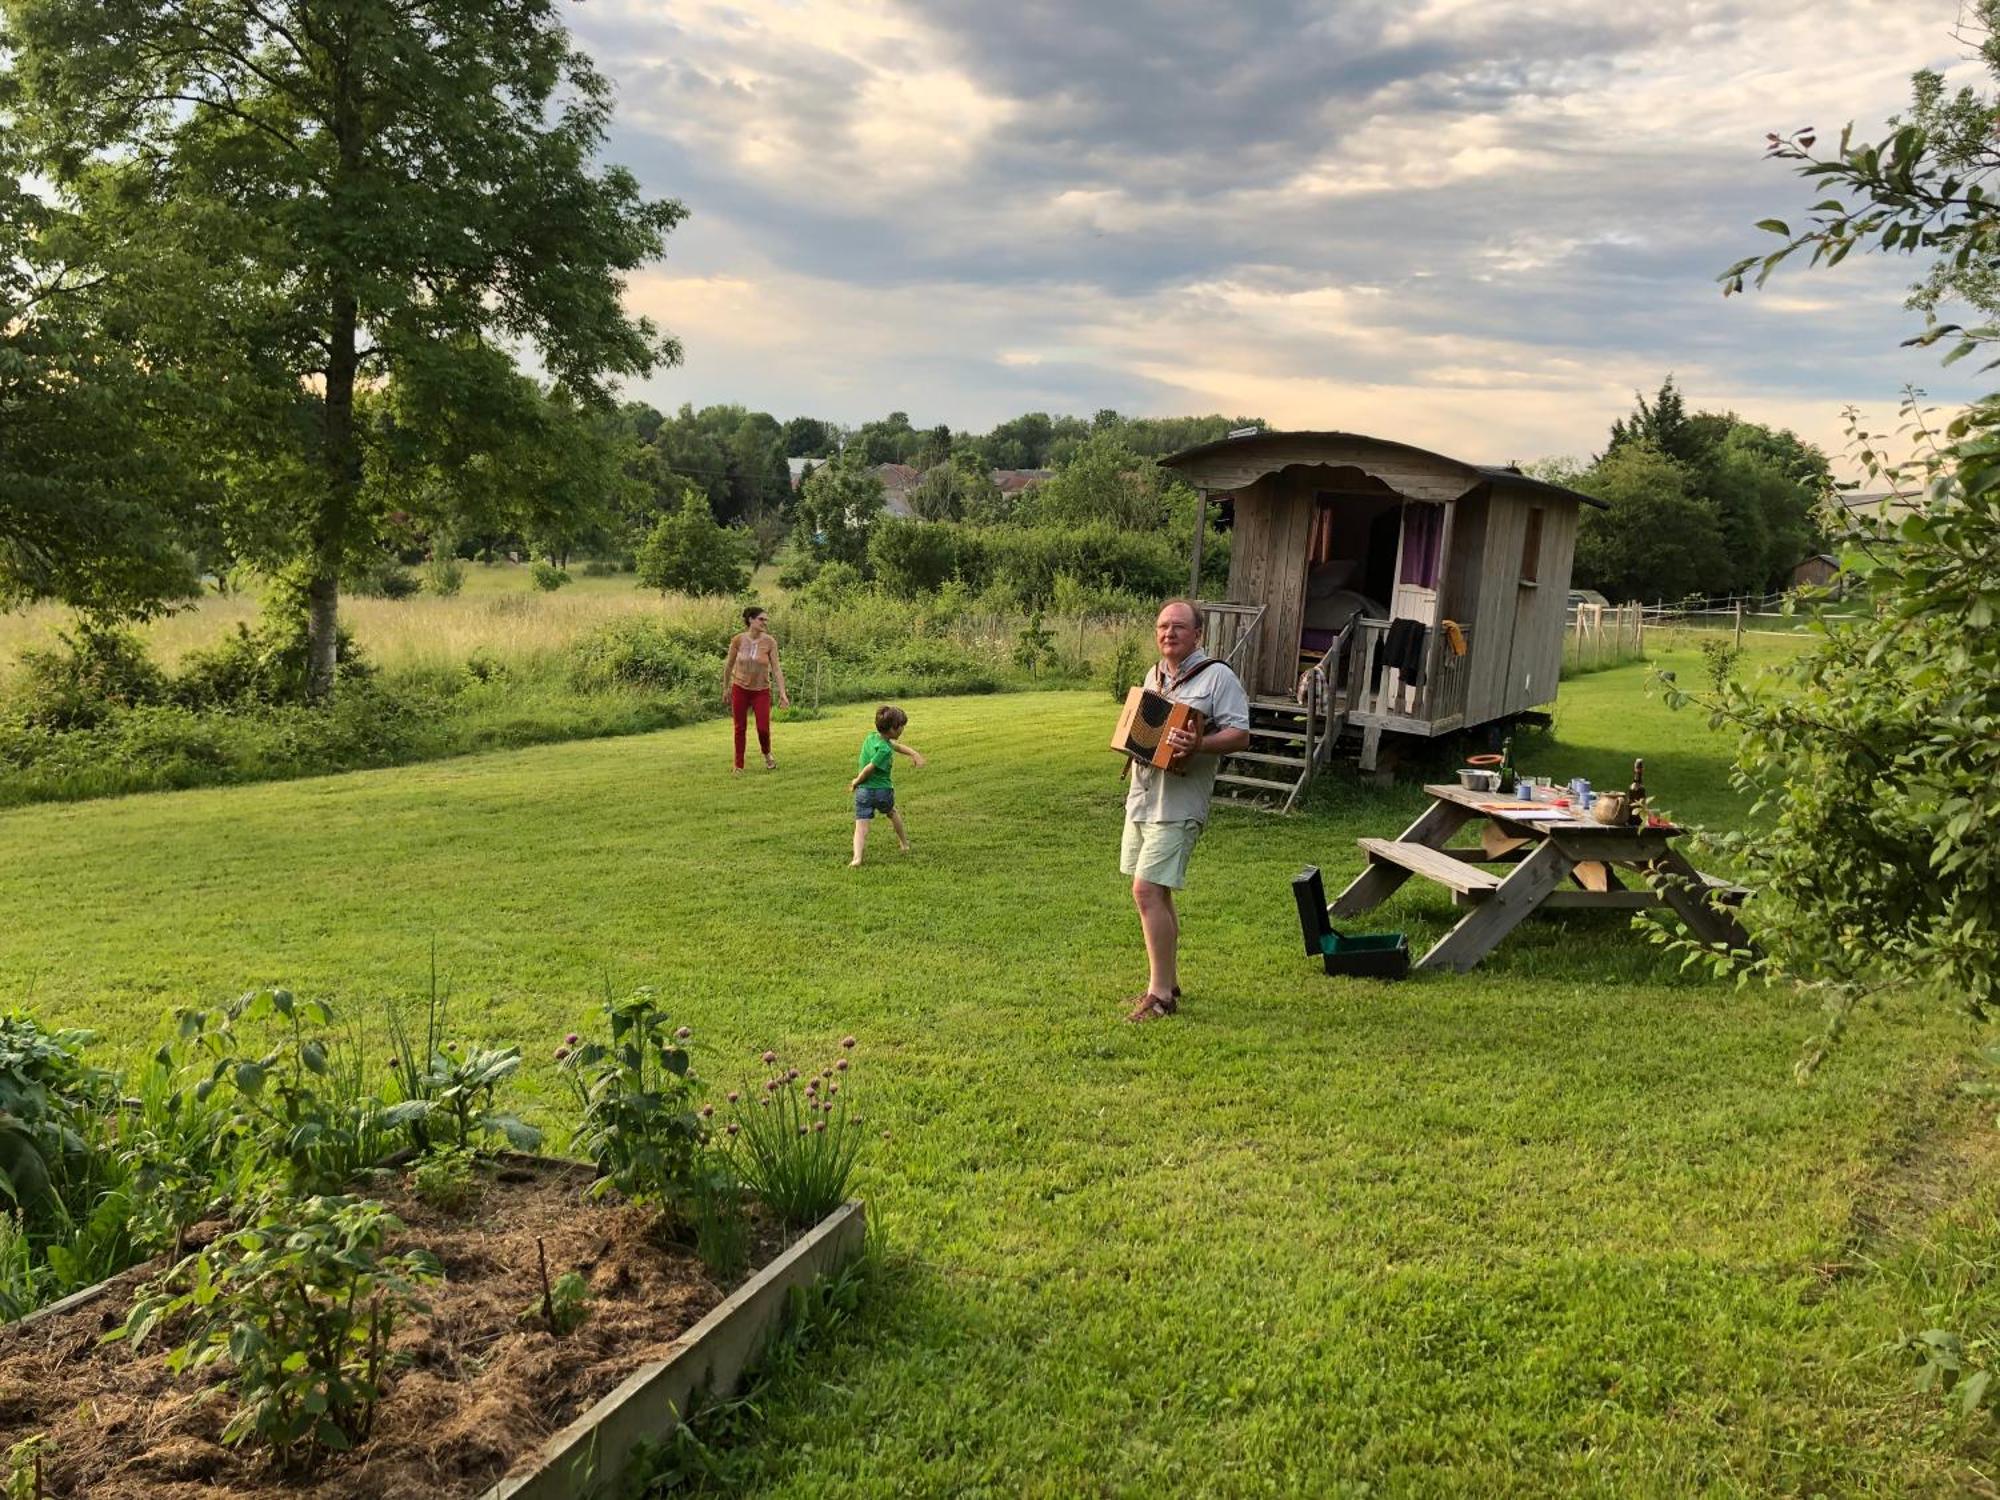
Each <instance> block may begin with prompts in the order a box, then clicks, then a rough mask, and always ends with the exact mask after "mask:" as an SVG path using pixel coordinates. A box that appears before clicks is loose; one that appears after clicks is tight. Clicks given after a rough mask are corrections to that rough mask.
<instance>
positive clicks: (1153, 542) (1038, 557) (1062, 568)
mask: <svg viewBox="0 0 2000 1500" xmlns="http://www.w3.org/2000/svg"><path fill="white" fill-rule="evenodd" d="M983 539H984V541H985V544H986V548H987V551H988V553H989V555H990V556H991V558H992V569H993V577H994V579H995V581H997V582H999V583H1002V584H1004V585H1005V586H1006V588H1007V590H1008V592H1009V594H1010V595H1011V597H1012V598H1014V599H1015V600H1017V601H1018V602H1019V603H1021V604H1025V605H1036V604H1039V605H1046V604H1048V603H1049V602H1050V601H1051V600H1053V598H1054V597H1055V587H1056V579H1057V577H1058V576H1059V575H1062V574H1068V575H1069V576H1070V578H1071V579H1072V580H1073V581H1074V582H1073V585H1072V586H1077V585H1080V586H1082V587H1085V588H1091V589H1104V590H1112V591H1116V592H1118V593H1122V594H1130V595H1135V596H1137V597H1139V598H1142V599H1159V598H1161V597H1163V596H1165V595H1168V594H1171V593H1173V592H1175V591H1176V590H1177V589H1180V588H1182V587H1185V585H1186V581H1187V575H1186V568H1187V564H1186V560H1185V555H1184V552H1183V550H1182V549H1181V548H1180V547H1178V546H1176V545H1175V544H1174V542H1173V541H1172V540H1171V539H1170V538H1169V537H1166V536H1164V535H1161V534H1160V533H1157V532H1136V531H1121V530H1119V529H1118V528H1117V527H1115V526H1112V525H1110V524H1108V523H1106V522H1101V521H1098V522H1091V523H1089V524H1087V525H1083V526H1070V527H1055V526H1050V527H1036V528H1027V527H1019V526H1007V527H992V528H989V529H988V530H987V531H985V532H984V533H983Z"/></svg>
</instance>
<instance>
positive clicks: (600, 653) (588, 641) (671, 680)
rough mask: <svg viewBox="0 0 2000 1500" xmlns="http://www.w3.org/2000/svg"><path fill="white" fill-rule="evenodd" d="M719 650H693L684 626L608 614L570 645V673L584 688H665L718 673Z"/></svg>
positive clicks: (595, 689) (574, 680)
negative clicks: (608, 617) (612, 617)
mask: <svg viewBox="0 0 2000 1500" xmlns="http://www.w3.org/2000/svg"><path fill="white" fill-rule="evenodd" d="M721 661H722V651H721V649H720V648H717V649H716V650H715V651H714V652H713V653H712V655H711V653H709V652H708V651H707V650H705V649H703V650H700V651H697V650H696V649H694V647H693V645H692V643H691V642H690V640H689V637H688V633H687V632H686V631H685V630H677V629H675V628H674V627H672V626H669V625H666V624H663V623H662V622H660V621H658V620H647V619H624V620H613V621H610V622H608V623H606V624H604V625H601V626H599V627H598V628H597V629H596V630H593V631H591V632H590V633H589V634H587V635H585V636H583V637H582V638H581V639H579V640H578V641H577V642H576V644H575V645H573V646H571V647H570V662H571V665H570V678H571V680H572V681H573V682H574V683H575V685H576V686H577V687H579V688H581V689H583V690H585V691H586V692H594V691H602V690H604V689H607V688H643V689H645V690H646V691H648V692H653V693H669V692H672V691H673V690H674V689H676V688H678V687H680V686H681V685H682V684H684V683H686V682H688V681H689V680H691V679H694V678H697V677H699V676H701V675H703V674H704V673H707V672H709V670H710V668H711V665H712V666H713V669H714V673H715V676H716V677H717V679H718V680H720V677H721Z"/></svg>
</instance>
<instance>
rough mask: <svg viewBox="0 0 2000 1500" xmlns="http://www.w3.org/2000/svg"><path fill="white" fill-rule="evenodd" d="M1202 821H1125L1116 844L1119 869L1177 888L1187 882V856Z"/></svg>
mask: <svg viewBox="0 0 2000 1500" xmlns="http://www.w3.org/2000/svg"><path fill="white" fill-rule="evenodd" d="M1201 828H1202V825H1201V824H1200V823H1198V822H1196V821H1195V820H1194V819H1192V818H1190V819H1188V820H1187V821H1186V822H1184V823H1134V822H1132V821H1131V820H1130V819H1127V820H1126V823H1125V837H1124V840H1123V842H1121V843H1120V845H1119V847H1118V869H1119V871H1120V873H1122V874H1126V875H1130V876H1132V877H1134V878H1135V879H1138V880H1144V881H1149V882H1151V883H1152V884H1153V885H1163V886H1165V887H1166V888H1167V889H1168V890H1170V891H1177V890H1179V889H1180V888H1181V887H1182V886H1184V885H1186V884H1187V867H1188V856H1189V855H1191V854H1193V853H1194V845H1195V840H1197V839H1199V838H1200V837H1201Z"/></svg>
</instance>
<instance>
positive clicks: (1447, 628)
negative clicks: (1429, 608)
mask: <svg viewBox="0 0 2000 1500" xmlns="http://www.w3.org/2000/svg"><path fill="white" fill-rule="evenodd" d="M1438 628H1439V629H1441V630H1443V631H1444V639H1445V644H1446V645H1448V646H1450V647H1451V654H1452V655H1453V656H1463V655H1465V632H1464V631H1463V630H1460V629H1459V628H1458V621H1456V620H1446V621H1445V622H1444V623H1443V624H1442V625H1441V626H1439V627H1438Z"/></svg>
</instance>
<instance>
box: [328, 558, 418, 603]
mask: <svg viewBox="0 0 2000 1500" xmlns="http://www.w3.org/2000/svg"><path fill="white" fill-rule="evenodd" d="M342 582H344V584H346V588H348V592H350V594H360V596H362V598H412V596H414V594H416V592H418V590H420V588H422V584H420V582H418V578H416V574H414V572H410V570H408V568H404V566H402V562H398V560H396V558H394V554H390V552H374V554H370V556H368V560H366V562H362V564H360V566H358V568H354V570H352V572H350V574H346V576H344V578H342Z"/></svg>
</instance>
